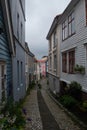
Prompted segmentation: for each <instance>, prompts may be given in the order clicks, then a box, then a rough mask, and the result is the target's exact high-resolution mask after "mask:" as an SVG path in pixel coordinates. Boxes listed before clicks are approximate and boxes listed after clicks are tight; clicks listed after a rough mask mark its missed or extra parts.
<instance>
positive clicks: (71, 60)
mask: <svg viewBox="0 0 87 130" xmlns="http://www.w3.org/2000/svg"><path fill="white" fill-rule="evenodd" d="M68 57H69V58H68V60H69V61H68V63H69V74H74V66H75V50H70V51H69V52H68Z"/></svg>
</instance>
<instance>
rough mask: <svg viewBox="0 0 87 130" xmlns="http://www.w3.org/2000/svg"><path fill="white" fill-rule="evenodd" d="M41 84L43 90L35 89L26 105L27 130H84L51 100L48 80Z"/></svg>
mask: <svg viewBox="0 0 87 130" xmlns="http://www.w3.org/2000/svg"><path fill="white" fill-rule="evenodd" d="M40 83H41V85H42V89H41V90H39V89H38V88H37V89H33V90H32V91H31V93H30V95H29V96H28V97H27V99H26V102H25V104H24V108H25V109H26V111H27V114H26V120H27V122H26V128H25V130H82V129H80V128H79V126H78V125H77V124H76V123H75V122H73V121H72V120H71V118H70V117H69V116H68V115H67V114H66V113H65V112H64V110H63V109H61V108H60V107H59V106H58V105H57V104H56V103H55V102H54V101H53V100H52V99H51V98H50V96H49V95H48V93H47V84H46V79H43V80H42V81H41V82H40Z"/></svg>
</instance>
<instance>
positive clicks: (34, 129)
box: [24, 90, 42, 130]
mask: <svg viewBox="0 0 87 130" xmlns="http://www.w3.org/2000/svg"><path fill="white" fill-rule="evenodd" d="M24 108H25V109H26V112H27V114H26V119H27V123H26V128H25V130H42V122H41V117H40V113H39V107H38V101H37V91H36V90H32V91H31V93H30V95H29V96H28V97H27V99H26V102H25V104H24Z"/></svg>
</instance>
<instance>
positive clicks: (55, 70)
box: [46, 15, 60, 94]
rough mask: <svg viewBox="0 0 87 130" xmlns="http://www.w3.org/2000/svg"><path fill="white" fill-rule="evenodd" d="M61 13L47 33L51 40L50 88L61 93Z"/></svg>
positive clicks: (49, 57)
mask: <svg viewBox="0 0 87 130" xmlns="http://www.w3.org/2000/svg"><path fill="white" fill-rule="evenodd" d="M59 18H60V15H58V16H56V17H55V18H54V20H53V23H52V25H51V27H50V30H49V32H48V34H47V37H46V38H47V40H48V41H49V42H48V44H49V52H48V78H49V86H50V90H51V91H52V92H53V93H55V94H56V93H59V91H60V85H59V78H60V68H59V67H60V64H59V63H60V62H59V60H60V39H59V36H60V28H59V26H58V21H59Z"/></svg>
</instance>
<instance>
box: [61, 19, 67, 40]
mask: <svg viewBox="0 0 87 130" xmlns="http://www.w3.org/2000/svg"><path fill="white" fill-rule="evenodd" d="M67 37H68V26H67V21H65V22H64V23H63V24H62V40H65V39H66V38H67Z"/></svg>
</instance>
